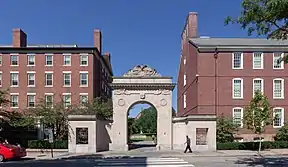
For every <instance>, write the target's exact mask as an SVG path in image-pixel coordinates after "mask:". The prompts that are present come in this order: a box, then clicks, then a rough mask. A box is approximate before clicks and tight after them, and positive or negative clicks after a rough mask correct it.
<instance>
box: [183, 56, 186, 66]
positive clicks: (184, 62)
mask: <svg viewBox="0 0 288 167" xmlns="http://www.w3.org/2000/svg"><path fill="white" fill-rule="evenodd" d="M183 64H184V65H186V58H185V57H184V60H183Z"/></svg>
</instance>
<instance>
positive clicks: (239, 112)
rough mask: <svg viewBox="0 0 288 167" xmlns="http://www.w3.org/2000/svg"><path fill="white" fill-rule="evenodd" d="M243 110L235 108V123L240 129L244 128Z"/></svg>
mask: <svg viewBox="0 0 288 167" xmlns="http://www.w3.org/2000/svg"><path fill="white" fill-rule="evenodd" d="M242 120H243V108H241V107H235V108H233V123H234V124H235V125H237V126H239V127H240V128H242V127H243V121H242Z"/></svg>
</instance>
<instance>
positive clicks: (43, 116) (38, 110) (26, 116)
mask: <svg viewBox="0 0 288 167" xmlns="http://www.w3.org/2000/svg"><path fill="white" fill-rule="evenodd" d="M72 110H73V107H72V106H65V105H64V103H63V101H61V102H58V103H55V104H53V105H48V104H46V102H45V101H44V100H40V102H39V103H38V104H37V105H36V106H35V108H28V109H27V110H24V111H22V112H21V113H19V114H18V115H14V117H13V119H12V120H13V121H12V122H13V124H14V126H18V127H19V126H20V127H33V126H35V125H36V124H37V122H38V121H40V122H41V123H42V124H43V125H44V127H45V128H51V129H52V132H53V135H54V136H53V137H54V139H55V140H62V139H65V138H67V136H68V128H69V125H68V114H69V113H70V112H71V111H72Z"/></svg>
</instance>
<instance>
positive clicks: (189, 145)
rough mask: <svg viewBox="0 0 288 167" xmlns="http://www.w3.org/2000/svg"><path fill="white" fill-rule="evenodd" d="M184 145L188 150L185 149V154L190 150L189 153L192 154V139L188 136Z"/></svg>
mask: <svg viewBox="0 0 288 167" xmlns="http://www.w3.org/2000/svg"><path fill="white" fill-rule="evenodd" d="M184 144H186V148H185V151H184V153H186V152H187V151H188V150H189V153H192V149H191V139H190V138H189V137H188V135H187V136H186V142H185V143H184Z"/></svg>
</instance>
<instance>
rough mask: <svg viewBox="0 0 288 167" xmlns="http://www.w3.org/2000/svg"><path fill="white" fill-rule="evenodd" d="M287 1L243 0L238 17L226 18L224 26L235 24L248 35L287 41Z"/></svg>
mask: <svg viewBox="0 0 288 167" xmlns="http://www.w3.org/2000/svg"><path fill="white" fill-rule="evenodd" d="M287 8H288V1H287V0H243V1H242V12H241V14H240V16H239V17H237V18H233V17H231V16H228V17H227V18H226V20H225V24H226V25H227V24H229V23H237V24H240V25H241V27H242V28H243V29H247V30H248V35H251V34H252V33H253V32H256V33H257V35H258V36H261V35H264V36H267V37H268V38H275V39H287V34H288V20H287V19H288V11H287Z"/></svg>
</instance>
